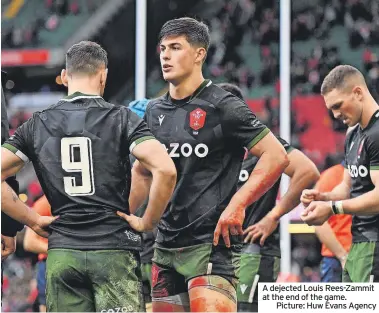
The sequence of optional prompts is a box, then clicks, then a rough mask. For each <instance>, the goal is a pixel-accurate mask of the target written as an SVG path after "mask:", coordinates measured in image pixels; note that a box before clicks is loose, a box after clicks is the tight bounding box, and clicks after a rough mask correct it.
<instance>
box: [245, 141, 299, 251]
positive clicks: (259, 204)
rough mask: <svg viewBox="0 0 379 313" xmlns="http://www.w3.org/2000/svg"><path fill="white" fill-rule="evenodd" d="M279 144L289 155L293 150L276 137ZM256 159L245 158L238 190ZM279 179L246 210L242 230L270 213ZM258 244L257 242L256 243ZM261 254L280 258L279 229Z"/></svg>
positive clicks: (267, 240)
mask: <svg viewBox="0 0 379 313" xmlns="http://www.w3.org/2000/svg"><path fill="white" fill-rule="evenodd" d="M277 138H278V140H279V141H280V143H281V144H282V145H283V147H284V149H286V151H287V153H290V152H291V151H292V150H293V149H294V148H293V147H292V146H291V145H290V144H289V143H288V142H287V141H285V140H284V139H282V138H280V137H277ZM258 160H259V159H258V158H257V157H255V156H254V155H252V154H251V153H249V154H248V156H247V158H246V159H245V161H244V162H243V164H242V169H241V173H240V177H239V182H238V188H241V187H242V186H243V185H244V184H245V182H246V181H247V180H248V179H249V176H250V174H251V173H252V172H253V170H254V168H255V166H256V165H257V163H258ZM280 181H281V178H279V179H278V180H277V181H276V183H275V184H274V185H273V186H272V187H271V188H270V190H268V191H267V192H266V193H265V194H264V195H263V196H262V197H261V198H259V199H258V200H257V201H256V202H254V203H253V204H252V205H250V206H249V207H248V208H246V215H245V221H244V223H243V229H246V228H247V227H249V226H251V225H254V224H256V223H258V222H259V221H260V220H261V219H262V218H263V217H265V216H266V214H267V213H268V212H269V211H271V209H272V208H274V207H275V205H276V199H277V196H278V191H279V187H280ZM257 244H259V242H257ZM260 251H261V254H266V255H272V256H277V257H280V232H279V227H277V228H276V229H275V231H274V232H273V233H272V234H271V235H270V236H269V237H268V238H267V239H266V241H265V244H264V245H263V247H261V250H260Z"/></svg>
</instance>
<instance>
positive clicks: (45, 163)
mask: <svg viewBox="0 0 379 313" xmlns="http://www.w3.org/2000/svg"><path fill="white" fill-rule="evenodd" d="M151 138H154V137H153V136H152V134H151V132H150V131H149V129H148V127H147V125H146V123H145V122H144V121H143V120H142V119H140V118H139V117H138V116H137V115H136V114H135V113H133V112H131V111H130V110H129V109H127V108H125V107H123V106H115V105H113V104H110V103H108V102H106V101H105V100H104V99H103V98H102V97H100V96H91V95H84V94H81V93H74V94H73V95H71V96H70V97H67V98H65V99H63V100H60V101H59V102H58V103H57V104H55V105H52V106H50V107H49V108H47V109H46V110H43V111H42V112H37V113H34V114H33V116H32V117H31V118H30V119H29V120H28V121H27V122H25V123H24V124H23V125H21V126H20V127H19V128H18V129H17V131H16V132H15V134H14V135H13V136H12V137H11V138H9V139H8V140H7V141H6V143H5V144H4V145H3V147H5V148H7V149H9V150H10V151H12V152H14V153H15V154H16V155H17V156H18V157H20V158H21V159H22V160H24V161H28V160H30V161H32V162H33V165H34V168H35V170H36V174H37V176H38V179H39V182H40V183H41V186H42V189H43V191H44V193H45V195H46V197H47V199H48V201H49V203H50V204H51V208H52V214H53V215H54V216H56V215H59V216H60V217H59V219H58V220H56V221H55V222H54V223H53V224H52V225H51V228H52V234H51V235H50V237H49V249H51V248H66V249H78V250H97V249H107V250H111V249H123V250H127V249H140V247H141V236H140V234H138V233H136V232H135V231H134V230H132V229H131V227H130V226H129V224H128V223H127V222H126V221H124V220H123V219H121V218H120V217H119V216H117V214H116V211H117V210H121V211H123V212H125V213H129V204H128V199H129V192H130V183H131V182H130V178H131V171H130V161H129V154H130V152H129V150H130V149H132V148H133V147H134V146H135V145H136V144H138V143H140V142H141V141H143V140H147V139H151Z"/></svg>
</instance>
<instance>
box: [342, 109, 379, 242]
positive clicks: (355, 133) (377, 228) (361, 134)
mask: <svg viewBox="0 0 379 313" xmlns="http://www.w3.org/2000/svg"><path fill="white" fill-rule="evenodd" d="M345 167H346V168H347V169H348V171H349V174H350V176H351V183H352V184H351V190H350V197H351V198H356V197H359V196H361V195H363V194H365V193H367V192H369V191H371V190H373V189H374V188H375V186H374V184H373V183H372V181H371V177H370V171H373V170H379V110H378V111H376V112H375V113H374V115H373V116H372V117H371V120H370V122H369V124H368V125H367V127H366V128H365V129H362V128H361V127H360V126H359V125H358V126H356V127H355V128H354V129H353V130H352V131H351V132H350V133H349V134H348V135H347V136H346V141H345ZM351 232H352V234H353V242H364V241H379V214H376V215H371V216H367V215H366V216H363V215H354V216H353V223H352V226H351Z"/></svg>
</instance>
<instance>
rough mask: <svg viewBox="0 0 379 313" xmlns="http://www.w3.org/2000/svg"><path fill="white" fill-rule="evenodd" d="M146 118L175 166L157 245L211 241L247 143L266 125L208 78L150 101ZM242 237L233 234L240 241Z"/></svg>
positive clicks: (256, 138)
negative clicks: (190, 89) (182, 92)
mask: <svg viewBox="0 0 379 313" xmlns="http://www.w3.org/2000/svg"><path fill="white" fill-rule="evenodd" d="M145 120H146V121H147V124H148V126H149V128H150V129H151V131H152V133H153V134H154V136H155V137H156V138H157V139H158V140H159V141H160V142H161V143H162V144H163V145H164V146H165V147H166V149H167V151H168V153H169V155H170V156H171V158H172V159H173V161H174V163H175V166H176V170H177V184H176V187H175V190H174V193H173V196H172V198H171V201H170V203H169V205H168V208H167V209H166V211H165V213H164V214H163V217H162V219H161V221H160V223H159V225H158V234H157V243H158V244H161V245H164V246H166V247H183V246H190V245H195V244H199V243H211V242H212V240H213V233H214V230H215V228H216V225H217V222H218V219H219V217H220V215H221V213H222V211H223V210H224V209H225V207H226V206H227V205H228V204H229V202H230V200H231V198H232V197H233V195H234V194H235V192H236V191H237V182H238V177H239V173H240V170H241V164H242V161H243V157H244V154H245V147H247V148H248V149H250V148H252V147H253V146H254V145H255V144H256V143H257V142H259V141H260V140H261V139H262V138H263V137H264V136H266V135H267V134H268V133H269V129H268V128H267V127H266V126H264V125H263V124H262V123H261V122H260V121H259V120H257V118H256V116H255V115H254V114H253V113H252V112H251V110H250V109H249V108H248V106H247V105H246V104H245V103H244V102H243V101H242V100H240V99H239V98H237V97H235V96H234V95H232V94H231V93H229V92H227V91H225V90H223V89H221V88H219V87H217V86H215V85H213V84H212V82H211V81H209V80H205V81H204V82H203V83H202V84H201V86H200V87H199V88H198V89H197V91H195V93H194V94H193V95H192V96H191V97H189V98H188V99H185V100H184V101H175V100H172V99H171V98H170V96H169V94H168V93H167V94H166V95H163V96H162V97H160V98H158V99H154V100H151V101H150V102H149V104H148V106H147V109H146V113H145ZM240 239H241V238H236V236H232V240H236V242H238V243H240Z"/></svg>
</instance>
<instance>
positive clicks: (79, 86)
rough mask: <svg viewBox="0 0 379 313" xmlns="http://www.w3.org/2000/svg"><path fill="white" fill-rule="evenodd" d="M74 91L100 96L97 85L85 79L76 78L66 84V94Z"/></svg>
mask: <svg viewBox="0 0 379 313" xmlns="http://www.w3.org/2000/svg"><path fill="white" fill-rule="evenodd" d="M75 92H80V93H82V94H85V95H91V96H100V90H99V87H98V86H96V85H95V84H91V82H90V81H88V80H87V79H86V80H84V79H83V80H77V81H75V82H72V83H71V84H70V85H69V86H68V96H70V95H72V94H73V93H75Z"/></svg>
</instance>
